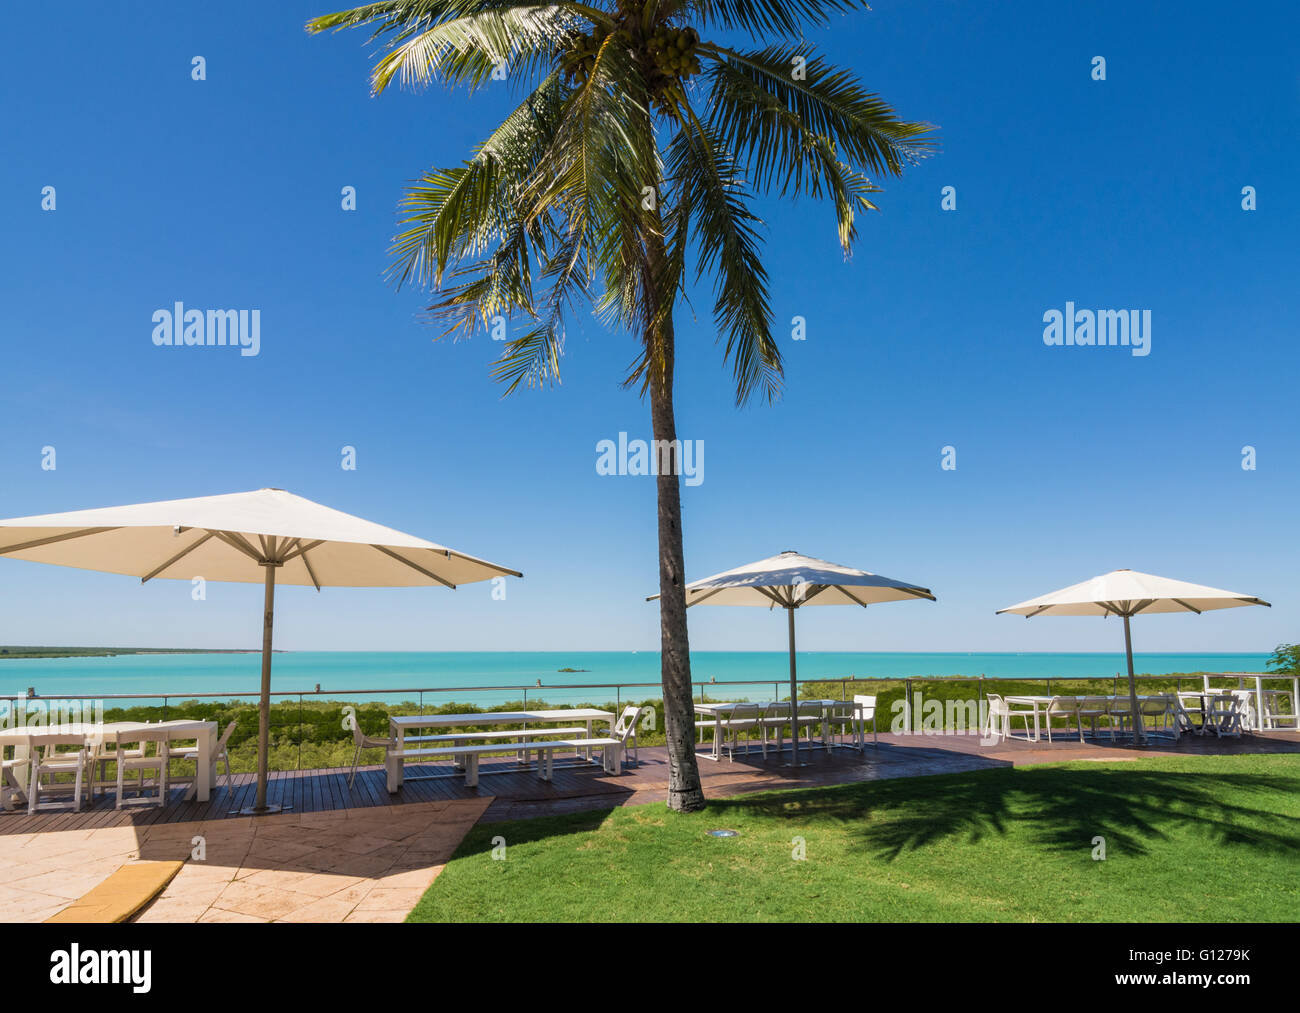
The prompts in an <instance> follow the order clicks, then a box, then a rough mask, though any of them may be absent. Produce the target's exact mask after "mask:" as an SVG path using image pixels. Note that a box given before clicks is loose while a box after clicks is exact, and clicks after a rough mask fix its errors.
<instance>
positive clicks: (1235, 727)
mask: <svg viewBox="0 0 1300 1013" xmlns="http://www.w3.org/2000/svg"><path fill="white" fill-rule="evenodd" d="M1208 706H1209V708H1210V713H1209V715H1208V716H1207V717H1206V724H1207V726H1208V727H1209V729H1210V731H1212V732H1213V733H1214V734H1215V735H1217V736H1218V737H1219V738H1223V736H1225V735H1230V736H1232V737H1233V738H1238V737H1240V735H1241V701H1239V700H1238V699H1237V698H1236V697H1235V696H1233V695H1232V694H1231V693H1215V694H1214V695H1213V696H1211V697H1210V698H1209V701H1208Z"/></svg>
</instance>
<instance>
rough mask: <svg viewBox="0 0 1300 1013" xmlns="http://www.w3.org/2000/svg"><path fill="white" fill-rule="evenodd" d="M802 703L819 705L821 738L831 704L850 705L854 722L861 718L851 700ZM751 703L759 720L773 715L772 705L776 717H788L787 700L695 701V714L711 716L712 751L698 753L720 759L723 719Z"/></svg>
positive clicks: (706, 757)
mask: <svg viewBox="0 0 1300 1013" xmlns="http://www.w3.org/2000/svg"><path fill="white" fill-rule="evenodd" d="M804 704H816V705H817V706H819V707H821V709H822V737H823V738H825V728H826V722H827V718H828V715H829V711H830V708H831V707H832V706H836V707H846V706H847V707H852V708H853V712H854V715H855V718H854V721H855V724H857V723H859V722H860V720H861V713H862V708H861V705H859V704H855V703H854V702H853V701H852V700H800V701H799V705H800V706H803V705H804ZM751 705H752V706H755V707H757V708H758V716H759V719H760V720H761V719H762V718H765V717H772V716H774V715H772V714H770V713H769V711H770V709H771V708H773V707H777V708H780V711H779V713H778V714H777V715H775V716H776V717H782V716H783V717H785V718H787V719H788V718H789V717H790V701H789V700H766V701H764V700H740V701H728V702H715V703H697V704H695V713H696V714H706V715H708V716H709V717H711V718H713V752H712V753H700V754H698V755H700V756H703V757H704V758H705V759H707V760H721V759H722V722H723V720H724V719H725V718H727V717H728V716H730V714H731V712H732V711H733V710H735V709H736V708H737V707H748V706H751ZM859 730H860V729H859Z"/></svg>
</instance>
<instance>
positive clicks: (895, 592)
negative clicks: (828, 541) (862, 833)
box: [646, 551, 936, 766]
mask: <svg viewBox="0 0 1300 1013" xmlns="http://www.w3.org/2000/svg"><path fill="white" fill-rule="evenodd" d="M658 597H659V596H658V595H657V594H655V595H651V596H650V597H649V598H647V599H646V601H654V600H655V599H656V598H658ZM917 598H925V599H928V600H929V601H935V600H936V599H935V597H934V595H933V594H931V593H930V591H929V589H928V588H924V587H918V586H917V585H915V584H906V583H904V582H903V581H901V580H891V579H890V578H889V577H882V576H880V575H879V574H875V573H868V572H867V571H866V570H855V569H853V568H852V567H849V566H841V565H840V564H839V563H828V562H826V560H824V559H814V558H813V557H811V556H801V555H799V553H797V552H792V551H786V552H782V553H780V554H779V555H776V556H770V557H768V558H767V559H760V560H758V561H757V562H755V563H746V564H745V565H744V566H738V567H736V568H735V569H734V570H727V571H726V572H725V573H717V574H714V575H713V576H712V577H705V578H704V579H703V580H697V581H693V582H692V583H690V584H687V585H686V607H687V608H690V607H691V606H692V605H764V606H767V607H768V608H778V607H779V608H783V609H785V611H786V618H787V621H788V623H789V627H790V708H791V710H790V713H791V715H792V716H793V715H795V713H796V710H795V708H796V707H797V706H798V703H799V688H798V685H797V683H796V667H795V653H794V613H795V609H799V608H803V607H804V606H805V605H861V606H862V607H863V608H866V606H868V605H874V604H877V603H879V602H886V601H912V600H914V599H917ZM791 725H792V727H791V732H792V734H793V738H792V740H791V742H792V746H793V754H792V759H791V766H798V765H799V723H798V721H792V722H791Z"/></svg>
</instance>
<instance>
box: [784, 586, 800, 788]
mask: <svg viewBox="0 0 1300 1013" xmlns="http://www.w3.org/2000/svg"><path fill="white" fill-rule="evenodd" d="M785 614H786V616H787V617H788V618H789V621H790V748H791V749H792V750H793V753H792V755H791V759H790V766H792V767H798V766H799V765H800V764H799V685H798V682H797V681H796V678H795V662H794V607H793V606H789V607H787V608H786V610H785Z"/></svg>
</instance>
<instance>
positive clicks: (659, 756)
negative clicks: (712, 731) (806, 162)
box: [0, 732, 1300, 835]
mask: <svg viewBox="0 0 1300 1013" xmlns="http://www.w3.org/2000/svg"><path fill="white" fill-rule="evenodd" d="M1058 739H1059V737H1058ZM1232 753H1300V734H1297V733H1295V732H1268V733H1264V734H1259V735H1245V736H1242V738H1241V739H1224V740H1218V739H1213V738H1200V737H1196V736H1190V737H1189V736H1184V737H1183V739H1182V740H1181V741H1180V742H1179V743H1177V744H1173V743H1167V742H1165V743H1158V744H1154V745H1152V746H1149V747H1147V748H1145V749H1141V750H1137V749H1134V748H1133V747H1132V746H1126V745H1116V746H1112V745H1110V744H1108V743H1106V742H1105V740H1104V739H1103V740H1102V741H1101V742H1096V743H1094V742H1092V741H1091V740H1089V741H1087V742H1085V743H1080V742H1078V740H1077V739H1076V740H1074V741H1058V742H1056V743H1052V744H1049V743H1047V742H1026V741H1023V740H1012V741H1008V742H1003V743H1000V744H998V745H997V746H993V747H983V746H981V745H980V742H979V739H978V738H976V737H974V736H958V735H944V736H920V735H915V736H904V735H881V736H880V744H879V745H878V746H872V745H871V744H870V743H868V745H867V748H866V749H865V751H864V752H863V753H858V752H856V751H853V750H844V749H836V750H833V751H832V752H830V753H827V752H826V751H825V750H823V749H820V748H818V749H812V750H804V751H802V758H803V759H805V760H806V761H807V765H806V766H804V767H802V768H800V769H798V770H791V769H790V768H788V767H785V766H783V764H784V763H785V762H787V761H788V760H789V752H788V751H787V752H786V753H784V754H781V755H780V756H777V755H772V756H769V758H768V759H766V760H764V759H763V758H762V756H761V754H760V753H759V752H758V751H757V749H755V750H754V751H752V752H751V753H750V754H749V755H748V756H746V755H744V754H743V753H739V754H737V756H736V758H735V760H734V761H731V760H725V759H724V760H722V761H714V760H709V759H706V758H704V756H703V755H701V758H700V761H699V762H700V772H701V775H702V777H703V780H704V790H705V794H706V795H712V796H721V795H734V794H739V793H742V792H747V791H762V790H766V789H774V788H802V787H813V786H817V785H828V784H842V783H847V782H854V781H867V780H879V779H884V778H895V777H914V776H920V775H926V774H942V773H955V772H959V771H966V770H979V769H985V768H989V767H1004V766H1012V765H1023V764H1033V763H1049V762H1055V763H1059V762H1062V761H1065V760H1077V759H1092V760H1098V759H1136V758H1138V757H1140V756H1154V755H1172V756H1187V755H1212V754H1219V755H1223V754H1232ZM640 759H641V762H640V763H639V764H638V765H636V766H629V767H628V768H627V769H626V770H625V772H624V773H623V775H622V776H619V777H612V776H610V775H608V774H605V773H604V772H603V771H602V770H601V769H600V767H599V766H598V765H596V764H576V765H571V766H561V765H559V763H558V762H557V765H556V769H555V779H554V781H552V782H551V783H550V784H547V783H546V782H543V781H541V780H539V779H538V777H537V775H536V774H535V773H534V772H533V771H532V769H530V768H525V767H522V766H520V765H518V764H516V763H515V762H513V761H511V760H502V761H494V762H492V763H484V764H483V765H482V767H481V769H480V777H481V780H480V783H479V787H478V788H477V789H475V788H467V787H466V786H465V783H464V780H463V779H462V778H460V777H440V778H436V779H432V780H419V781H411V780H408V781H407V782H406V784H405V785H404V786H403V788H402V790H401V791H399V792H398V793H397V794H395V795H389V794H388V792H387V790H386V789H385V782H384V770H383V768H382V767H365V768H362V769H361V770H360V771H359V772H358V774H357V779H356V783H355V784H354V785H353V787H352V789H351V790H350V791H349V789H348V785H347V776H348V771H347V770H346V769H332V770H304V771H283V772H273V773H272V774H271V779H270V784H269V786H268V800H269V801H270V802H272V803H276V804H279V805H285V806H292V811H293V812H296V813H304V812H325V811H330V810H340V809H360V808H372V807H377V806H400V805H404V804H408V803H414V802H438V801H445V800H449V799H463V798H482V797H486V796H492V797H493V799H494V801H493V802H492V804H491V805H490V806H489V808H488V810H487V812H486V813H485V814H484V817H483V819H484V820H488V821H498V820H506V819H520V818H529V817H535V816H545V815H554V814H558V813H564V812H577V811H585V810H591V809H610V808H614V807H616V806H620V805H626V804H628V803H642V802H656V801H663V800H664V799H666V798H667V797H668V759H667V754H666V751H665V750H664V749H663V748H662V747H658V748H650V747H646V748H643V749H642V750H641V757H640ZM450 769H451V768H450V767H449V766H446V765H443V766H440V767H436V768H416V767H408V768H407V770H408V776H409V775H410V774H423V773H433V772H449V771H450ZM254 780H255V779H254V776H253V775H252V774H237V775H235V784H234V786H233V788H228V787H226V783H225V777H224V776H222V777H220V778H219V779H218V787H217V788H215V789H214V790H213V792H212V798H211V799H210V800H209V801H208V802H184V801H181V799H180V795H181V791H182V790H181V789H177V790H176V791H175V792H174V793H173V796H172V799H171V800H170V801H169V802H168V804H167V805H165V806H152V807H148V808H142V807H132V808H128V809H124V810H120V811H119V810H116V809H114V808H113V801H114V800H113V796H112V794H109V795H106V796H105V795H101V796H100V797H99V798H97V799H96V800H95V803H94V805H92V806H87V807H86V808H84V809H83V810H82V811H81V812H79V813H74V812H71V811H70V810H64V811H48V812H41V813H37V814H35V815H33V816H28V815H27V813H26V812H25V811H22V810H20V811H17V812H12V813H0V835H6V834H25V833H33V832H44V831H56V830H89V829H98V828H101V827H113V826H152V825H156V824H163V823H185V822H201V821H208V820H220V819H226V818H229V817H231V816H237V815H238V811H239V809H240V808H241V807H243V806H246V805H251V804H252V802H253V794H254V789H255V784H254Z"/></svg>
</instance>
